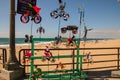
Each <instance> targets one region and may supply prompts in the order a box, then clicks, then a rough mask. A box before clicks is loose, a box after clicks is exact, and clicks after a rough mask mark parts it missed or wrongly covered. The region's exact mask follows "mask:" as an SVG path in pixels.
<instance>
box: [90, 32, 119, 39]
mask: <svg viewBox="0 0 120 80" xmlns="http://www.w3.org/2000/svg"><path fill="white" fill-rule="evenodd" d="M119 34H120V30H93V31H91V32H89V33H88V35H89V37H96V38H120V35H119Z"/></svg>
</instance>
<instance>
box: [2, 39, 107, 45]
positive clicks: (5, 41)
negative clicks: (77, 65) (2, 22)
mask: <svg viewBox="0 0 120 80" xmlns="http://www.w3.org/2000/svg"><path fill="white" fill-rule="evenodd" d="M87 40H105V38H88V39H87ZM9 43H10V42H9V38H0V46H8V45H9ZM15 44H17V45H27V44H28V43H25V38H16V39H15Z"/></svg>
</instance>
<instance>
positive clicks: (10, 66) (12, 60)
mask: <svg viewBox="0 0 120 80" xmlns="http://www.w3.org/2000/svg"><path fill="white" fill-rule="evenodd" d="M18 68H19V63H18V61H17V58H16V55H15V0H10V54H9V59H8V62H7V63H6V64H5V69H6V70H15V69H18Z"/></svg>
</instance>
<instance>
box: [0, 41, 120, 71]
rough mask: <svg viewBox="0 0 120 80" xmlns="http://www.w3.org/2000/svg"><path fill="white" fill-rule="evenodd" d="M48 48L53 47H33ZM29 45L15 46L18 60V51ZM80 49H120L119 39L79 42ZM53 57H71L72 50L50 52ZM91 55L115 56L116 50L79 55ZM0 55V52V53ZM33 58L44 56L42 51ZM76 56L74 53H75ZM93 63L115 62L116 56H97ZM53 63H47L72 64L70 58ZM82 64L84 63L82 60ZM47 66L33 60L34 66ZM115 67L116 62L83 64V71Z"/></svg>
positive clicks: (69, 66) (46, 68)
mask: <svg viewBox="0 0 120 80" xmlns="http://www.w3.org/2000/svg"><path fill="white" fill-rule="evenodd" d="M46 45H47V46H49V48H51V49H52V48H53V45H52V44H51V43H48V44H41V45H38V44H36V45H35V48H37V49H40V48H41V49H42V48H45V46H46ZM30 47H31V46H30V45H24V46H23V45H19V46H18V45H16V56H17V58H18V51H19V50H20V49H24V48H27V49H28V48H30ZM65 47H66V46H65V44H61V45H59V48H65ZM80 47H81V48H108V47H120V39H112V40H92V41H86V42H85V43H84V42H81V43H80ZM4 48H6V49H7V52H8V56H9V47H8V46H7V47H4ZM51 52H52V54H53V56H58V55H71V54H72V50H69V51H68V50H64V51H58V50H56V51H52V50H51ZM89 52H90V53H91V55H95V54H117V50H115V49H111V50H81V51H80V54H86V53H89ZM0 53H1V52H0ZM35 53H36V54H35V56H43V55H44V51H35ZM75 54H76V52H75ZM92 58H93V61H105V60H116V59H117V56H116V55H111V56H97V57H94V56H93V57H92ZM55 60H56V61H55V63H51V62H49V64H59V63H60V62H61V63H67V62H72V58H69V59H60V58H59V59H55ZM83 62H85V61H84V60H83ZM43 63H44V64H48V61H45V62H42V61H41V60H35V64H43ZM26 64H30V62H27V63H26ZM113 65H114V66H116V65H117V63H116V62H107V63H106V62H103V63H94V62H93V64H89V65H88V64H83V69H87V68H94V67H105V66H113ZM1 68H2V64H0V69H1ZM40 68H42V70H48V66H46V67H40ZM55 68H56V66H49V70H54V69H55ZM68 68H70V69H71V68H72V65H67V66H65V69H68ZM27 72H29V69H27Z"/></svg>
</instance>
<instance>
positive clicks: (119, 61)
mask: <svg viewBox="0 0 120 80" xmlns="http://www.w3.org/2000/svg"><path fill="white" fill-rule="evenodd" d="M119 49H120V48H118V62H117V64H118V66H117V69H120V68H119V67H120V51H119Z"/></svg>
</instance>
